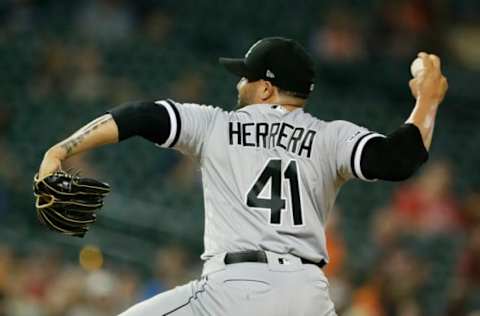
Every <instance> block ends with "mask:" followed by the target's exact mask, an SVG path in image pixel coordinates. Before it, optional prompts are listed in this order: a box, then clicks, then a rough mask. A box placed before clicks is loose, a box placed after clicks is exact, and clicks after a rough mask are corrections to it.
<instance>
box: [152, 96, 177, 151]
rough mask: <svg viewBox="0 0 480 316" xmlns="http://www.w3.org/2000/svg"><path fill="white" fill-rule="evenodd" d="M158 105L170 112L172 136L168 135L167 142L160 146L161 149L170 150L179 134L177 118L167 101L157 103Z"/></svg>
mask: <svg viewBox="0 0 480 316" xmlns="http://www.w3.org/2000/svg"><path fill="white" fill-rule="evenodd" d="M155 103H156V104H160V105H163V106H164V107H165V108H166V109H167V112H168V116H169V117H170V135H168V138H167V140H166V141H165V143H163V144H158V145H159V146H160V147H165V148H168V147H170V145H171V144H172V143H173V140H174V139H175V134H176V133H177V118H176V117H175V112H174V111H173V109H172V106H171V105H170V104H169V103H168V102H166V101H155Z"/></svg>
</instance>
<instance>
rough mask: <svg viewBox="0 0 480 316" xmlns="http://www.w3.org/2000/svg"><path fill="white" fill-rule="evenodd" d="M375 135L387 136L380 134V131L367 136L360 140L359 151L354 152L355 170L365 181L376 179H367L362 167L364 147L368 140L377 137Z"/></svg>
mask: <svg viewBox="0 0 480 316" xmlns="http://www.w3.org/2000/svg"><path fill="white" fill-rule="evenodd" d="M375 137H385V136H384V135H382V134H378V133H374V134H370V135H368V136H365V137H364V138H363V139H362V140H361V141H360V143H359V144H358V146H357V151H356V152H355V153H354V155H355V157H354V160H353V167H354V168H355V172H356V173H357V175H358V177H359V178H360V179H362V180H365V181H374V179H367V178H366V177H365V176H364V175H363V173H362V168H361V166H360V160H361V158H362V151H363V147H365V145H366V144H367V142H368V141H369V140H370V139H372V138H375Z"/></svg>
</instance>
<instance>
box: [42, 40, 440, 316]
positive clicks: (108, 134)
mask: <svg viewBox="0 0 480 316" xmlns="http://www.w3.org/2000/svg"><path fill="white" fill-rule="evenodd" d="M418 58H420V59H421V60H422V62H423V69H422V70H421V71H419V72H418V74H417V75H416V77H414V78H413V79H412V80H411V81H410V89H411V92H412V94H413V96H414V97H415V99H416V103H415V106H414V109H413V111H412V113H411V115H410V117H409V118H408V119H407V120H406V122H405V123H404V124H403V125H401V126H400V127H399V128H398V129H396V130H395V131H393V132H392V133H390V134H388V135H382V134H379V133H375V132H372V131H369V130H368V129H366V128H363V127H359V126H357V125H355V124H353V123H350V122H346V121H332V122H326V121H323V120H321V119H319V118H316V117H314V116H312V115H310V114H308V113H307V112H305V111H304V106H305V103H306V101H307V99H308V97H309V95H310V93H311V92H312V90H313V89H314V75H315V74H314V65H313V62H312V60H311V58H310V57H309V55H308V54H307V53H306V52H305V50H304V49H303V47H302V46H301V45H300V44H298V43H297V42H296V41H293V40H291V39H286V38H281V37H270V38H265V39H262V40H260V41H258V42H257V43H255V44H254V45H253V46H252V47H251V48H250V49H249V50H248V52H247V53H246V55H245V56H244V58H239V59H234V58H221V59H220V63H221V64H223V65H224V66H225V67H226V68H227V69H228V70H229V71H230V72H232V73H233V74H235V75H237V76H238V77H239V78H241V79H240V81H239V82H238V84H237V90H238V109H237V110H235V111H231V112H227V111H224V110H223V109H221V108H218V107H212V106H205V105H199V104H184V103H178V102H175V101H173V100H169V99H164V100H155V101H151V102H135V103H129V104H125V105H122V106H119V107H116V108H113V109H112V110H110V111H109V112H108V114H105V115H103V116H101V117H99V118H97V119H96V120H94V121H92V122H91V123H89V124H87V125H86V126H85V127H83V128H81V129H80V130H78V131H77V132H76V133H74V134H73V135H72V136H70V137H69V138H67V139H65V140H64V141H62V142H60V143H58V144H56V145H55V146H53V147H51V148H50V149H49V150H48V151H47V152H46V153H45V156H44V159H43V161H42V163H41V166H40V169H39V171H38V175H37V176H36V178H35V181H36V183H40V184H43V186H41V185H37V187H39V188H38V189H37V190H36V194H37V196H38V197H37V198H38V199H43V201H44V202H45V205H48V204H50V205H48V207H45V208H43V209H42V212H43V213H46V214H47V215H42V216H44V220H43V222H44V223H46V225H47V226H49V227H50V228H52V229H54V230H57V231H61V232H63V233H70V234H72V235H83V234H84V233H85V231H86V229H87V228H88V224H90V222H91V221H90V222H88V223H83V224H82V225H83V226H81V230H80V231H78V230H75V227H76V226H75V224H76V223H75V221H79V220H78V218H77V217H78V214H76V213H74V215H75V214H76V216H73V217H72V215H71V212H69V210H70V209H72V208H73V209H75V208H76V207H77V206H76V205H77V204H84V203H85V202H82V203H77V204H74V205H73V206H68V204H65V203H66V202H68V201H69V198H68V197H69V195H68V194H67V195H66V197H65V196H63V197H58V196H56V195H55V194H56V192H57V191H59V190H50V193H49V194H47V197H45V194H44V192H43V191H44V190H43V191H42V188H44V187H45V184H49V185H47V186H46V187H47V188H50V189H51V188H52V187H54V186H55V185H60V186H61V187H62V188H63V191H62V192H63V193H65V190H66V192H67V193H69V192H70V191H68V190H69V188H70V187H71V185H70V186H69V185H65V183H67V184H68V183H71V182H73V184H78V183H80V184H81V183H82V180H83V183H84V182H88V181H86V180H84V179H81V178H79V177H75V176H71V175H68V174H64V173H62V172H61V171H59V170H61V163H62V161H63V160H65V159H67V158H69V157H71V156H73V155H75V154H77V153H80V152H83V151H87V150H91V149H93V148H96V147H99V146H102V145H105V144H113V143H117V142H120V141H122V140H124V139H127V138H129V137H132V136H141V137H144V138H146V139H148V140H150V141H151V142H153V143H155V144H158V145H159V146H161V147H166V148H175V149H176V150H179V151H181V152H182V153H184V154H186V155H190V156H193V157H195V158H196V159H198V161H199V162H200V166H201V171H202V180H203V189H204V200H205V235H204V244H205V251H204V253H203V254H202V259H203V261H204V267H203V272H202V275H201V277H200V278H199V279H198V280H195V281H192V282H190V283H188V284H186V285H183V286H179V287H176V288H175V289H172V290H170V291H168V292H165V293H162V294H159V295H157V296H155V297H153V298H151V299H149V300H147V301H144V302H141V303H139V304H137V305H135V306H133V307H131V308H130V309H128V310H127V311H125V312H124V313H122V314H121V315H122V316H140V315H142V316H149V315H151V316H153V315H172V316H180V315H182V316H190V315H196V316H199V315H232V316H237V315H239V316H240V315H249V316H253V315H262V316H268V315H272V316H273V315H274V316H282V315H285V316H287V315H295V316H298V315H317V316H318V315H335V309H334V306H333V303H332V301H331V299H330V297H329V292H328V289H329V286H328V281H327V279H326V278H325V275H324V273H323V271H322V268H323V267H324V266H325V265H326V264H328V261H329V257H328V252H327V249H326V241H325V225H326V222H327V218H328V215H329V212H330V211H331V210H332V208H333V206H334V203H335V198H336V196H337V193H338V191H339V189H340V188H341V186H342V185H343V184H344V183H345V182H346V181H348V180H349V179H352V178H359V179H362V180H366V181H371V180H376V179H381V180H388V181H400V180H404V179H407V178H408V177H410V176H411V175H412V174H413V173H414V172H415V171H416V170H417V169H418V168H419V166H420V165H422V164H423V163H424V162H425V161H426V160H427V158H428V150H429V147H430V143H431V139H432V134H433V128H434V122H435V116H436V112H437V109H438V106H439V104H440V102H441V101H442V99H443V97H444V95H445V92H446V90H447V81H446V79H445V77H444V76H443V75H442V73H441V69H440V60H439V58H438V57H437V56H435V55H430V54H427V53H419V54H418ZM62 177H64V178H62ZM59 178H62V179H61V180H63V182H62V181H60V184H58V183H59ZM65 179H67V180H68V181H65ZM52 183H53V184H52ZM62 183H63V184H62ZM88 183H91V181H90V182H88ZM94 184H95V185H87V187H88V188H90V187H93V188H95V189H97V190H98V188H100V192H96V191H94V193H95V194H97V195H96V196H97V197H98V196H100V197H102V196H103V195H104V194H106V192H107V191H108V187H107V186H106V185H101V183H100V184H98V183H94ZM62 185H63V186H62ZM80 191H82V186H81V185H80ZM83 191H84V190H83ZM52 192H53V193H52ZM76 192H78V186H77V191H76ZM42 194H43V195H42ZM72 194H73V193H72ZM52 196H53V197H52ZM71 196H73V197H74V198H75V199H76V200H78V197H77V196H78V194H74V195H71ZM62 199H63V200H62ZM92 199H93V200H94V201H96V202H98V201H97V200H101V198H97V200H95V198H88V199H87V200H88V201H91V200H92ZM58 201H60V202H62V203H63V204H61V207H60V206H58V207H56V202H58ZM97 204H98V205H100V204H101V203H97ZM42 205H43V204H42V203H40V206H42ZM66 205H67V206H66ZM49 211H51V212H50V213H53V214H54V215H55V216H57V218H56V219H55V220H50V221H48V220H45V219H49V217H48V216H49V215H50V214H49ZM43 213H42V214H43ZM65 218H66V219H65ZM69 220H70V221H69ZM52 222H53V223H54V224H55V225H53V227H52V225H51V223H52ZM80 222H81V221H80ZM67 224H68V225H67ZM65 225H66V226H65ZM78 225H80V224H78ZM72 231H73V232H72Z"/></svg>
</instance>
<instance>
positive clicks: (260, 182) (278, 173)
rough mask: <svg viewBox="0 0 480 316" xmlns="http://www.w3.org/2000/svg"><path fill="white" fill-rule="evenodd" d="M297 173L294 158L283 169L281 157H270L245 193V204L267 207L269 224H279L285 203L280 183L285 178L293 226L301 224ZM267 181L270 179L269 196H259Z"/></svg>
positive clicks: (253, 206)
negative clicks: (287, 183)
mask: <svg viewBox="0 0 480 316" xmlns="http://www.w3.org/2000/svg"><path fill="white" fill-rule="evenodd" d="M282 171H283V172H282ZM298 174H299V172H298V166H297V162H296V161H295V160H290V161H289V162H288V164H287V166H286V167H285V169H282V160H281V159H270V160H269V161H268V162H267V164H266V166H265V167H264V168H263V170H262V172H261V173H260V175H259V176H258V177H257V179H256V181H255V183H254V184H253V185H252V187H251V189H250V190H249V191H248V193H247V206H249V207H252V208H262V209H269V210H270V224H272V225H281V224H282V223H281V219H282V216H281V215H282V213H281V212H282V210H283V209H285V204H286V201H285V199H284V198H282V197H283V194H282V188H283V185H282V184H283V182H284V181H285V180H287V181H288V182H289V184H290V202H291V204H290V205H291V210H292V218H293V226H301V225H303V214H302V201H301V198H300V188H299V182H298ZM268 181H270V197H269V198H265V197H260V193H261V192H262V191H263V190H264V188H265V186H266V185H267V183H268Z"/></svg>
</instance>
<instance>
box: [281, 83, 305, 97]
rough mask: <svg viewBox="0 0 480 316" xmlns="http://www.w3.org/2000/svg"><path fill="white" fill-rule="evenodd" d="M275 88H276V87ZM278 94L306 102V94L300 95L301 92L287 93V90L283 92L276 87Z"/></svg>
mask: <svg viewBox="0 0 480 316" xmlns="http://www.w3.org/2000/svg"><path fill="white" fill-rule="evenodd" d="M276 87H277V86H276ZM277 89H278V93H280V94H283V95H287V96H289V97H294V98H300V99H304V100H306V99H307V98H308V94H307V93H301V92H294V91H289V90H283V89H281V88H279V87H277Z"/></svg>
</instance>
